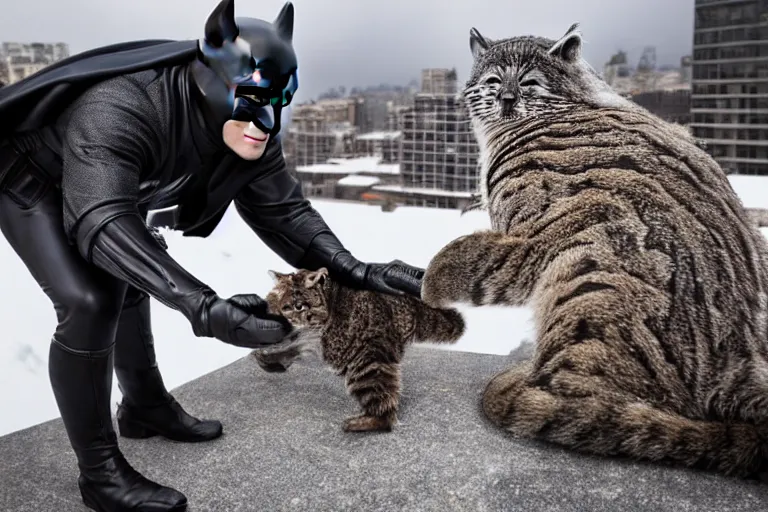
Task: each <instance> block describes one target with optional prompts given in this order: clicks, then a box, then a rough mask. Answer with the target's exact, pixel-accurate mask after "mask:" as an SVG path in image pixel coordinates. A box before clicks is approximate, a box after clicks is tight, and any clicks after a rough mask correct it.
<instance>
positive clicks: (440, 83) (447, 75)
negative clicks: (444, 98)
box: [421, 68, 456, 94]
mask: <svg viewBox="0 0 768 512" xmlns="http://www.w3.org/2000/svg"><path fill="white" fill-rule="evenodd" d="M421 92H423V93H424V94H456V70H455V69H445V68H427V69H423V70H422V71H421Z"/></svg>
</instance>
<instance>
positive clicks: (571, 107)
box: [422, 25, 768, 477]
mask: <svg viewBox="0 0 768 512" xmlns="http://www.w3.org/2000/svg"><path fill="white" fill-rule="evenodd" d="M576 29H577V26H576V25H573V26H572V27H571V28H570V29H569V30H568V31H567V32H566V34H565V35H564V36H563V37H562V38H560V39H559V40H551V39H545V38H541V37H533V36H526V37H514V38H510V39H504V40H498V41H491V40H489V39H486V38H484V37H483V36H482V35H480V33H479V32H478V31H477V30H476V29H472V30H471V31H470V49H471V51H472V54H473V56H474V65H473V68H472V72H471V76H470V78H469V80H468V81H467V84H466V87H465V88H464V90H463V93H462V96H463V99H464V102H465V104H466V106H467V109H468V111H469V115H470V118H471V122H472V126H473V129H474V132H475V135H476V138H477V140H478V142H479V144H480V156H481V179H480V190H481V192H482V199H483V204H484V209H486V210H487V211H488V214H489V216H490V220H491V227H492V229H491V230H489V231H481V232H476V233H473V234H470V235H467V236H462V237H460V238H458V239H456V240H454V241H453V242H451V243H449V244H448V245H446V246H445V247H444V248H443V249H441V250H440V251H439V252H438V254H437V255H436V256H435V257H434V258H433V260H432V261H431V262H430V264H429V265H428V267H427V269H426V274H425V276H424V284H423V288H422V296H423V299H424V301H425V302H426V303H427V304H429V305H431V306H433V307H445V306H448V305H451V304H456V303H468V304H474V305H476V306H480V305H507V306H523V305H528V306H530V307H531V308H532V309H533V312H534V318H535V325H536V331H537V340H536V349H535V353H534V355H533V357H532V359H531V360H530V361H528V362H527V363H524V364H522V365H520V366H516V367H511V368H509V369H507V370H506V371H504V372H502V373H500V374H498V375H496V376H495V377H494V378H493V379H492V380H491V381H490V382H489V384H488V386H487V387H486V389H485V392H484V396H483V408H484V411H485V413H486V415H487V416H488V417H489V418H490V419H491V420H492V421H493V422H494V423H496V424H497V425H498V426H500V427H501V428H504V429H506V430H508V431H510V432H512V433H514V434H516V435H518V436H522V437H528V438H536V439H542V440H547V441H550V442H553V443H558V444H560V445H564V446H567V447H570V448H572V449H574V450H579V451H583V452H589V453H593V454H602V455H625V456H630V457H635V458H638V459H645V460H651V461H671V462H674V463H676V464H681V465H684V466H688V467H701V468H710V469H713V470H717V471H720V472H722V473H725V474H729V475H738V476H744V477H746V476H756V474H757V473H759V472H762V471H765V470H766V469H768V465H767V463H768V443H767V442H766V441H767V440H768V245H767V244H766V240H765V237H764V236H763V235H762V234H761V233H760V232H759V231H758V230H757V228H756V227H755V226H754V225H753V223H752V222H751V220H750V218H749V217H748V215H747V214H746V212H745V210H744V208H743V205H742V204H741V201H740V200H739V198H738V196H737V195H736V194H735V193H734V191H733V189H732V188H731V186H730V184H729V181H728V178H727V177H726V175H725V173H724V172H723V170H722V169H721V168H720V166H719V165H718V164H717V162H716V161H715V160H714V159H712V158H711V157H710V156H709V155H708V154H707V153H706V152H705V151H703V150H702V149H701V148H700V147H699V146H698V145H697V144H696V142H695V141H694V140H693V138H692V137H690V135H689V134H688V133H687V132H685V131H684V130H682V129H681V128H680V127H679V126H674V125H672V124H670V123H666V122H664V121H663V120H661V119H659V118H658V117H656V116H654V115H652V114H651V113H650V112H648V111H647V110H645V109H643V108H641V107H639V106H638V105H636V104H635V103H632V102H631V101H629V100H627V99H624V98H622V97H621V96H619V95H618V94H617V93H616V92H614V91H613V90H612V89H611V88H610V87H609V86H608V85H607V84H606V83H605V82H604V81H603V80H602V79H601V78H600V77H599V76H598V75H597V73H595V71H594V70H593V69H592V68H591V67H590V66H589V65H588V64H587V63H586V61H585V60H584V59H583V58H582V56H581V49H582V39H581V35H580V34H579V32H578V31H577V30H576ZM510 328H513V327H512V326H510Z"/></svg>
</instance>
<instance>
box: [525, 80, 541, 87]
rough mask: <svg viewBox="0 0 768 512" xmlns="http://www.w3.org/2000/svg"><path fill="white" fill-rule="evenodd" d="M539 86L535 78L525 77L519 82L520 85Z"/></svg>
mask: <svg viewBox="0 0 768 512" xmlns="http://www.w3.org/2000/svg"><path fill="white" fill-rule="evenodd" d="M537 86H538V87H541V83H540V82H539V81H538V80H536V79H535V78H526V79H525V80H523V81H522V82H520V87H537Z"/></svg>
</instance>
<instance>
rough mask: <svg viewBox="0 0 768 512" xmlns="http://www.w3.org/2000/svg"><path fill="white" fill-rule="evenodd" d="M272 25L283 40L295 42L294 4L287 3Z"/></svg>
mask: <svg viewBox="0 0 768 512" xmlns="http://www.w3.org/2000/svg"><path fill="white" fill-rule="evenodd" d="M272 24H273V25H274V26H275V30H277V33H278V35H279V36H280V38H281V39H283V40H285V41H288V42H292V41H293V4H292V3H291V2H286V3H285V5H284V6H283V8H282V9H280V12H279V13H278V15H277V18H275V21H273V22H272Z"/></svg>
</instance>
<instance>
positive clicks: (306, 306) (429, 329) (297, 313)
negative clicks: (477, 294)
mask: <svg viewBox="0 0 768 512" xmlns="http://www.w3.org/2000/svg"><path fill="white" fill-rule="evenodd" d="M270 275H271V276H272V278H273V280H274V281H275V286H274V288H273V289H272V290H271V291H270V292H269V293H268V294H267V296H266V301H267V304H268V311H269V312H270V313H271V314H275V315H281V316H283V317H285V318H286V319H287V320H288V321H290V322H291V323H292V324H293V325H294V326H296V327H297V328H298V329H297V330H296V331H295V334H293V335H289V336H288V338H287V339H286V341H284V342H281V343H280V344H278V345H274V346H271V347H268V348H264V349H258V350H254V351H253V352H252V353H251V354H252V355H253V357H254V358H255V359H256V361H257V362H258V363H259V365H260V366H261V367H262V368H263V369H264V370H266V371H269V372H282V371H285V370H286V369H287V368H288V367H289V366H290V365H291V363H293V362H294V361H295V360H296V359H298V358H299V357H301V356H302V355H304V354H306V353H311V352H314V353H319V354H321V356H322V358H323V359H324V360H325V362H326V363H328V364H329V365H330V366H331V367H332V368H333V369H335V370H336V371H337V372H338V375H341V376H345V377H346V385H347V391H348V392H349V393H350V394H351V395H352V396H354V397H355V398H356V399H357V401H358V402H359V403H360V406H361V407H362V409H363V414H361V415H360V416H355V417H352V418H348V419H347V420H346V421H345V422H344V430H345V431H347V432H350V431H358V432H363V431H370V430H386V431H389V430H391V429H392V426H393V425H394V424H395V422H396V421H397V408H398V403H399V397H400V361H401V359H402V357H403V352H404V350H405V346H406V345H407V344H408V343H411V342H434V343H455V342H456V341H458V340H459V338H461V336H462V335H463V334H464V328H465V325H464V320H463V318H462V316H461V315H460V314H459V312H458V311H456V310H454V309H433V308H431V307H428V306H427V305H425V304H424V303H423V302H421V301H420V300H418V299H416V298H413V297H409V296H392V295H387V294H383V293H374V292H370V291H364V290H353V289H350V288H347V287H345V286H342V285H340V284H338V283H336V282H335V281H333V280H332V279H330V277H329V276H328V271H327V270H326V269H325V268H322V269H320V270H318V271H315V272H312V271H308V270H299V271H297V272H295V273H291V274H280V273H277V272H274V271H270Z"/></svg>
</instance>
